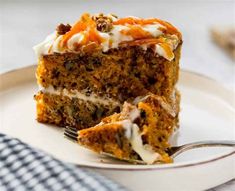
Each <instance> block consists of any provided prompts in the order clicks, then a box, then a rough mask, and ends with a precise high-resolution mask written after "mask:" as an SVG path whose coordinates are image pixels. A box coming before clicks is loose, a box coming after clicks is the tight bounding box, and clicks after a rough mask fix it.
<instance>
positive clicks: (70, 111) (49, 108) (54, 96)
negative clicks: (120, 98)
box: [35, 90, 121, 129]
mask: <svg viewBox="0 0 235 191" xmlns="http://www.w3.org/2000/svg"><path fill="white" fill-rule="evenodd" d="M65 92H66V91H65V90H64V91H60V92H59V91H57V92H55V91H54V92H53V93H51V92H50V91H49V92H47V91H45V90H44V91H40V92H38V94H37V95H36V96H35V99H36V101H37V120H38V121H39V122H43V123H51V124H55V125H58V126H61V127H64V126H67V125H68V126H71V127H76V128H78V129H83V128H87V127H90V126H93V125H95V124H97V123H99V122H100V120H101V119H102V118H103V117H106V116H108V115H111V114H113V113H114V112H118V111H120V107H121V105H120V104H119V103H117V102H113V101H111V100H106V99H101V98H99V99H98V98H94V96H93V97H89V96H86V95H83V94H81V93H80V94H75V93H74V92H73V94H68V92H66V93H65ZM78 95H79V96H78ZM81 95H82V96H81Z"/></svg>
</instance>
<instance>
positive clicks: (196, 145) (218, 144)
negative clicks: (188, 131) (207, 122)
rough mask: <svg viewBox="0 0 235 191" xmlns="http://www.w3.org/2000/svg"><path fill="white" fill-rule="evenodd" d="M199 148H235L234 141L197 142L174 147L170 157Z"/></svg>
mask: <svg viewBox="0 0 235 191" xmlns="http://www.w3.org/2000/svg"><path fill="white" fill-rule="evenodd" d="M201 147H235V141H227V140H225V141H199V142H194V143H188V144H185V145H182V146H180V147H175V149H174V150H175V152H174V153H173V154H172V155H171V157H173V158H174V157H176V156H177V155H179V154H180V153H182V152H185V151H187V150H191V149H196V148H201ZM173 148H174V147H173Z"/></svg>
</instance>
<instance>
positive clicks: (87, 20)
mask: <svg viewBox="0 0 235 191" xmlns="http://www.w3.org/2000/svg"><path fill="white" fill-rule="evenodd" d="M85 30H87V32H88V35H85V39H84V40H83V41H84V42H87V41H92V42H97V43H101V42H102V38H101V37H100V36H99V34H98V33H97V31H96V23H95V21H94V20H92V18H91V16H90V14H88V13H85V14H83V15H82V16H81V19H80V20H79V21H78V22H76V23H75V25H74V26H73V27H72V28H71V30H70V31H69V32H67V33H66V34H65V35H64V36H63V39H62V41H61V43H62V46H66V43H67V42H68V40H69V39H70V38H71V37H72V36H73V35H74V34H77V33H79V32H81V31H85ZM86 38H87V39H86Z"/></svg>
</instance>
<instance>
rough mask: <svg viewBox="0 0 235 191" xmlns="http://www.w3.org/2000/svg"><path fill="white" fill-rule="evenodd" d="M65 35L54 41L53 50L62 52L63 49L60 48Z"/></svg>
mask: <svg viewBox="0 0 235 191" xmlns="http://www.w3.org/2000/svg"><path fill="white" fill-rule="evenodd" d="M62 38H63V36H59V37H58V38H57V39H56V40H55V42H54V43H53V46H52V50H53V52H58V53H59V52H61V49H60V42H61V40H62Z"/></svg>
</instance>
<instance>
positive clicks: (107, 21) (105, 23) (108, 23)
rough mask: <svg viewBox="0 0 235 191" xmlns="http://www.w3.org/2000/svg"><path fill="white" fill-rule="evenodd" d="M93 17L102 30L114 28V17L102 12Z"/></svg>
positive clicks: (98, 27) (106, 30)
mask: <svg viewBox="0 0 235 191" xmlns="http://www.w3.org/2000/svg"><path fill="white" fill-rule="evenodd" d="M92 19H93V20H94V21H95V22H96V28H97V30H98V31H100V32H109V31H111V29H112V28H113V25H112V22H113V20H112V18H111V17H108V16H106V15H104V14H102V13H101V14H99V15H98V16H93V17H92Z"/></svg>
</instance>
